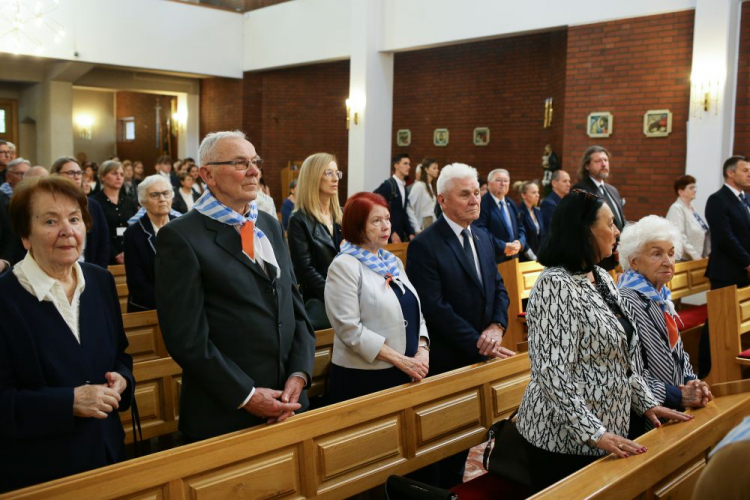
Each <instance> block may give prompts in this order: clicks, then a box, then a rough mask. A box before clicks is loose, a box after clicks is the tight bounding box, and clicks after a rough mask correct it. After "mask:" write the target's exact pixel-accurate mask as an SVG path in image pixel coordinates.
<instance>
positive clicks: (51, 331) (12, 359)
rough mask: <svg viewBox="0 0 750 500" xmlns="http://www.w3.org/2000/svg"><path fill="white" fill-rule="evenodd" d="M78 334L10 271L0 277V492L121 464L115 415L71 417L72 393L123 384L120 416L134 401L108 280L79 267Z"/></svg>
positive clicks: (121, 443) (93, 268) (120, 441)
mask: <svg viewBox="0 0 750 500" xmlns="http://www.w3.org/2000/svg"><path fill="white" fill-rule="evenodd" d="M81 269H82V270H83V276H84V278H85V280H86V288H85V289H84V291H83V293H82V294H81V302H80V316H79V321H80V335H81V337H80V338H81V343H80V344H79V343H78V341H76V339H75V337H74V336H73V333H72V332H71V331H70V328H69V327H68V325H67V324H66V323H65V321H64V320H63V318H62V316H60V313H58V312H57V309H55V306H54V305H53V304H52V302H49V301H42V302H39V301H38V300H37V298H36V297H35V296H33V295H32V294H30V293H29V292H27V291H26V290H25V289H24V288H23V287H22V286H21V284H20V283H19V282H18V279H17V278H16V276H15V274H13V273H12V272H8V273H4V274H3V275H2V277H0V296H1V297H3V300H2V301H0V318H3V319H2V321H0V422H2V425H0V491H3V489H16V488H21V487H23V486H29V485H32V484H36V483H40V482H43V481H50V480H52V479H56V478H60V477H64V476H68V475H71V474H76V473H78V472H83V471H86V470H90V469H95V468H97V467H103V466H105V465H109V464H112V463H115V462H118V461H120V460H123V459H124V458H125V446H124V438H125V434H124V432H123V429H122V424H121V423H120V416H119V414H118V412H116V411H115V412H112V413H110V414H109V415H108V416H107V418H106V419H103V420H99V419H97V418H82V417H75V416H73V391H74V388H76V387H79V386H82V385H85V384H89V383H90V384H106V383H107V381H106V379H105V377H104V375H105V374H106V373H107V372H110V371H116V372H118V373H119V374H120V375H122V376H123V377H125V379H126V380H127V381H128V387H127V389H126V390H125V392H124V393H123V394H122V400H121V401H120V409H119V411H125V410H127V409H128V407H129V406H130V402H131V401H132V396H133V387H134V380H133V375H132V370H133V361H132V359H131V357H130V355H128V354H126V353H125V349H126V348H127V347H128V340H127V337H125V331H124V330H123V326H122V315H121V313H120V303H119V300H118V299H117V290H116V288H115V281H114V278H113V277H112V275H111V274H110V273H109V272H108V271H106V270H104V269H101V268H100V267H97V266H94V265H90V264H87V263H82V264H81Z"/></svg>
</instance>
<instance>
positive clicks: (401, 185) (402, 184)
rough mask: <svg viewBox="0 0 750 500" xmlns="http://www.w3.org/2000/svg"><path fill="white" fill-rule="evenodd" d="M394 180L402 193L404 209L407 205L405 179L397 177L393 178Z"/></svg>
mask: <svg viewBox="0 0 750 500" xmlns="http://www.w3.org/2000/svg"><path fill="white" fill-rule="evenodd" d="M393 180H394V181H396V185H397V186H398V192H399V193H401V206H402V207H403V206H404V205H406V181H405V180H403V179H399V178H398V177H396V176H395V175H394V176H393Z"/></svg>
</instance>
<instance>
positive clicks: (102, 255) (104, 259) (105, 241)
mask: <svg viewBox="0 0 750 500" xmlns="http://www.w3.org/2000/svg"><path fill="white" fill-rule="evenodd" d="M88 200H89V213H90V214H91V221H92V222H93V224H92V226H91V231H89V232H88V234H86V248H85V249H84V251H83V257H84V259H86V262H88V263H90V264H96V265H97V266H99V267H103V268H104V269H107V266H108V265H109V226H108V225H107V218H106V217H105V216H104V210H102V206H101V205H99V202H98V201H96V200H94V199H93V198H89V199H88Z"/></svg>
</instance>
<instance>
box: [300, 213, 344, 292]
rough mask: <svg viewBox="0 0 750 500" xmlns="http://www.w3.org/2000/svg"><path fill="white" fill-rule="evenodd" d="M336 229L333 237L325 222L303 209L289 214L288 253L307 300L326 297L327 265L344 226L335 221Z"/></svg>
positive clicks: (336, 251) (336, 247)
mask: <svg viewBox="0 0 750 500" xmlns="http://www.w3.org/2000/svg"><path fill="white" fill-rule="evenodd" d="M333 232H334V237H333V238H332V237H331V234H330V233H329V232H328V229H327V228H326V227H325V225H324V224H321V223H320V222H318V221H317V220H315V219H314V218H312V217H311V216H309V215H308V214H307V213H305V212H302V211H301V210H297V211H296V212H294V213H293V214H292V216H291V217H290V218H289V230H288V232H287V240H288V241H289V253H290V254H291V257H292V263H293V264H294V274H295V275H296V276H297V281H298V282H299V284H300V291H301V292H302V297H304V299H305V302H307V301H308V300H310V299H320V300H324V293H325V288H326V277H327V276H328V266H330V265H331V261H333V258H334V257H336V255H337V254H338V253H339V245H338V243H340V242H341V241H340V239H341V226H339V225H338V224H335V223H334V229H333ZM334 239H335V240H337V241H338V243H337V241H334Z"/></svg>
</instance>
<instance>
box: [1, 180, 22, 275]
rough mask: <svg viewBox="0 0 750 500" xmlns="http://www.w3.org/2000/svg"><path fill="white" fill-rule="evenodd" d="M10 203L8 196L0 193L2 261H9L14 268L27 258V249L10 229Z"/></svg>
mask: <svg viewBox="0 0 750 500" xmlns="http://www.w3.org/2000/svg"><path fill="white" fill-rule="evenodd" d="M8 203H10V198H9V197H8V195H6V194H5V193H0V259H4V260H7V261H8V262H10V265H11V266H12V265H14V264H15V263H16V262H18V261H20V260H22V259H23V258H24V257H25V256H26V249H25V248H24V247H23V243H22V242H21V238H19V237H18V236H16V233H15V232H13V230H12V229H11V228H10V218H9V215H8Z"/></svg>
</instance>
